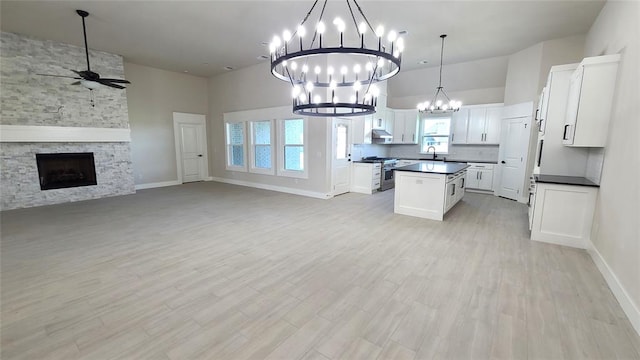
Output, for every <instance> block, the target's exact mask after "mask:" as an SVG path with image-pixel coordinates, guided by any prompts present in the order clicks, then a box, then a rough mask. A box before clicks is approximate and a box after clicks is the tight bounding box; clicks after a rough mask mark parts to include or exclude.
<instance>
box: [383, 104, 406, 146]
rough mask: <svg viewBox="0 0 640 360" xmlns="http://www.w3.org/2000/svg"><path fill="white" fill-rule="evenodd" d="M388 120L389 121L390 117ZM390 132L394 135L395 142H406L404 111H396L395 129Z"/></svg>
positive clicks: (394, 116)
mask: <svg viewBox="0 0 640 360" xmlns="http://www.w3.org/2000/svg"><path fill="white" fill-rule="evenodd" d="M387 121H389V119H388V118H387ZM390 133H391V135H393V143H394V144H402V143H403V142H404V138H405V136H404V116H403V114H402V112H399V111H396V112H395V114H394V115H393V129H392V130H391V131H390Z"/></svg>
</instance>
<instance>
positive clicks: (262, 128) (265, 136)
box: [253, 120, 271, 145]
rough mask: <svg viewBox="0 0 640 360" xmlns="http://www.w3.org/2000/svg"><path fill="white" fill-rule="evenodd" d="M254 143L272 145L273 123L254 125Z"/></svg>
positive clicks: (256, 123)
mask: <svg viewBox="0 0 640 360" xmlns="http://www.w3.org/2000/svg"><path fill="white" fill-rule="evenodd" d="M253 143H254V144H256V145H269V144H271V121H268V120H267V121H256V122H254V123H253Z"/></svg>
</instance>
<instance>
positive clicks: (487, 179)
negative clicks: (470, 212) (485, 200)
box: [478, 170, 493, 190]
mask: <svg viewBox="0 0 640 360" xmlns="http://www.w3.org/2000/svg"><path fill="white" fill-rule="evenodd" d="M479 175H480V176H479V178H480V179H479V182H478V189H481V190H493V170H480V172H479Z"/></svg>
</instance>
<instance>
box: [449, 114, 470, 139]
mask: <svg viewBox="0 0 640 360" xmlns="http://www.w3.org/2000/svg"><path fill="white" fill-rule="evenodd" d="M468 123H469V109H460V110H458V111H456V112H454V113H453V116H451V143H452V144H466V143H467V125H468Z"/></svg>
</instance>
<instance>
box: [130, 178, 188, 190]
mask: <svg viewBox="0 0 640 360" xmlns="http://www.w3.org/2000/svg"><path fill="white" fill-rule="evenodd" d="M175 185H182V183H181V182H179V181H178V180H172V181H162V182H156V183H146V184H136V190H144V189H153V188H159V187H165V186H175Z"/></svg>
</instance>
